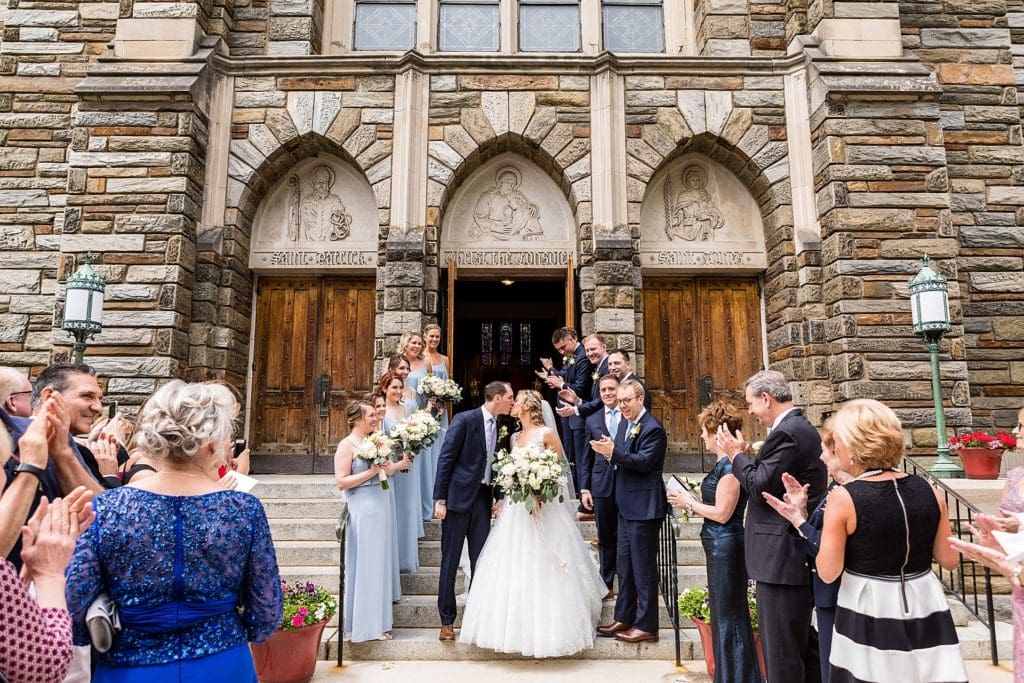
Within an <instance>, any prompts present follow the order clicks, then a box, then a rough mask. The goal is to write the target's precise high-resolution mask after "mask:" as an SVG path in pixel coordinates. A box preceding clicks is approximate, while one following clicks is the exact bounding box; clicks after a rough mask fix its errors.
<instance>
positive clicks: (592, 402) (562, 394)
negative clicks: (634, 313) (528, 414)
mask: <svg viewBox="0 0 1024 683" xmlns="http://www.w3.org/2000/svg"><path fill="white" fill-rule="evenodd" d="M583 352H584V353H586V354H587V360H588V361H590V364H591V365H593V366H594V368H596V369H595V370H594V371H593V372H592V373H590V379H591V382H592V384H591V389H590V396H589V397H587V396H579V395H577V394H576V392H575V391H574V390H573V389H572V388H571V387H566V388H565V389H562V390H561V391H559V392H558V398H560V399H562V400H563V401H565V403H563V404H562V405H560V406H558V409H557V410H556V411H555V412H557V413H558V414H559V415H560V416H562V417H569V418H571V417H573V416H579V417H582V418H583V420H584V422H585V421H586V419H587V418H588V417H590V416H591V415H593V414H594V413H596V412H597V411H599V410H600V409H601V406H602V405H603V404H602V403H601V396H600V395H599V394H598V391H597V381H598V380H599V379H601V378H602V377H604V376H605V375H607V374H608V371H609V370H608V345H607V344H605V342H604V337H602V336H601V335H599V334H592V335H590V336H588V337H585V338H584V339H583ZM584 450H586V449H585V448H584Z"/></svg>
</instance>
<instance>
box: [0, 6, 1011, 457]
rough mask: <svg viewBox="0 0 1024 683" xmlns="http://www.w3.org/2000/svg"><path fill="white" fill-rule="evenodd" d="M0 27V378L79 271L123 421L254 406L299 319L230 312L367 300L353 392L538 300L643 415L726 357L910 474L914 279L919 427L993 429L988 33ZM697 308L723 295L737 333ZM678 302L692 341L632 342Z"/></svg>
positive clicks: (207, 21) (752, 15) (776, 23)
mask: <svg viewBox="0 0 1024 683" xmlns="http://www.w3.org/2000/svg"><path fill="white" fill-rule="evenodd" d="M5 1H6V3H7V10H6V11H5V13H4V14H3V16H2V23H3V31H2V40H0V79H2V80H0V84H2V86H0V363H2V364H5V365H14V366H21V367H32V368H36V369H38V368H39V367H40V366H43V365H45V364H47V363H49V362H52V361H53V360H55V359H60V358H66V357H68V355H69V349H70V337H69V336H68V335H67V334H65V333H64V332H62V331H61V330H60V319H61V311H62V297H63V294H62V287H63V282H64V280H65V278H66V277H67V276H68V275H69V274H70V273H72V272H73V271H74V270H75V268H76V267H77V266H78V265H79V264H80V263H81V261H82V257H83V256H84V255H85V254H86V253H87V252H92V253H93V254H95V255H96V256H97V265H96V268H97V270H98V271H100V272H101V273H102V274H103V275H104V276H105V277H106V279H107V283H108V285H107V297H106V298H107V304H106V310H105V313H104V329H103V332H102V334H100V335H99V336H98V337H97V338H96V339H95V340H93V342H92V344H91V346H90V350H89V355H88V356H87V361H88V362H91V363H92V364H93V365H95V367H96V368H97V369H98V371H99V373H100V375H101V377H102V379H103V381H104V384H105V388H106V392H107V394H108V395H110V396H113V397H115V398H117V399H119V400H120V401H121V402H122V403H124V404H126V405H133V404H138V403H140V402H141V401H142V400H143V399H144V398H145V396H147V395H148V394H149V393H150V392H152V390H153V389H154V387H155V386H156V385H157V384H158V383H159V382H160V381H163V380H166V379H168V378H172V377H183V378H188V379H210V378H223V379H226V380H228V381H229V382H231V383H232V384H234V385H236V386H238V387H239V388H240V389H241V390H243V392H244V393H246V395H247V397H248V401H249V402H250V403H255V402H258V401H260V400H262V399H263V398H264V397H265V396H266V395H267V394H265V393H264V392H266V391H269V389H268V388H267V386H265V382H264V383H261V382H262V380H261V379H260V377H261V376H263V375H265V374H266V372H265V371H266V368H267V367H268V364H269V366H274V363H275V362H278V361H275V360H273V359H269V360H268V359H266V358H263V357H262V356H260V353H261V352H260V351H259V349H258V348H257V347H258V346H259V344H260V343H264V344H269V343H270V342H268V341H267V340H268V339H270V338H271V337H270V336H267V335H271V336H272V334H273V333H274V330H275V328H276V327H279V326H281V325H282V324H284V322H289V321H292V320H294V319H295V316H296V315H297V314H296V312H295V311H296V310H297V308H295V307H294V304H293V303H288V302H294V301H297V299H293V298H288V297H291V296H292V295H288V296H287V297H285V300H283V301H285V303H282V304H281V306H284V308H274V304H273V303H268V304H267V307H266V308H261V304H260V296H262V295H261V293H260V292H261V291H262V290H261V282H278V281H281V280H280V279H281V278H297V279H296V280H295V281H296V282H297V281H298V279H301V278H325V277H335V278H356V279H360V278H361V279H362V280H360V281H362V282H368V283H369V285H367V289H366V291H368V292H372V294H368V295H367V296H369V297H370V299H369V301H370V305H371V307H372V311H371V312H370V313H369V315H370V318H369V319H370V320H371V324H370V326H369V327H367V328H366V329H365V330H363V332H362V333H361V335H360V336H359V337H358V342H359V344H360V345H361V346H363V347H365V348H366V349H368V351H366V358H368V359H369V361H370V362H372V363H375V364H376V365H377V367H379V363H380V361H381V360H382V359H384V358H385V357H386V355H387V354H389V353H391V352H393V350H394V348H395V346H396V343H397V340H398V336H399V335H400V333H401V332H402V331H403V330H406V329H410V328H420V327H422V325H424V324H426V323H427V322H433V321H438V322H440V323H441V325H442V327H446V317H450V312H449V311H450V309H452V310H454V309H457V306H458V303H457V301H455V300H453V299H452V293H453V292H454V291H456V290H455V289H454V288H453V287H454V284H453V283H455V282H470V283H472V282H473V281H474V280H483V279H488V278H489V279H491V280H494V279H496V278H499V277H508V276H509V274H514V275H515V276H516V277H519V278H526V279H535V280H538V281H550V282H552V283H555V284H556V285H557V286H558V287H561V286H562V285H561V284H558V283H564V284H566V285H567V289H566V290H565V291H566V292H567V294H566V295H565V297H564V300H563V303H564V304H565V308H566V310H567V314H568V317H569V320H570V322H573V323H575V324H576V325H577V326H578V327H579V328H580V329H581V331H582V332H584V333H590V332H600V333H602V334H604V335H605V336H606V337H608V338H609V341H610V342H611V343H612V344H613V345H615V346H620V347H623V348H626V349H630V350H632V351H633V353H634V354H635V356H636V360H637V366H638V368H639V369H640V370H641V372H642V373H643V374H645V375H647V379H648V382H651V377H650V374H651V373H652V372H653V370H652V368H653V367H655V365H656V366H657V368H658V370H657V372H659V373H661V374H662V375H664V376H666V377H667V376H668V375H669V374H671V371H672V368H670V367H669V366H668V365H671V363H669V364H668V365H666V362H668V361H671V359H673V358H675V356H673V353H675V352H676V351H672V350H671V349H676V348H677V347H679V346H680V345H681V347H688V346H690V345H691V344H693V345H699V344H700V343H702V344H704V346H705V347H707V348H709V349H713V348H714V347H715V340H716V337H717V336H718V335H721V334H735V335H737V338H739V337H743V340H744V341H743V343H744V344H746V346H734V347H730V348H745V349H747V352H748V354H749V355H750V356H751V358H749V359H742V360H743V362H744V363H746V362H747V361H748V360H750V361H752V362H753V366H754V367H757V366H760V365H761V364H762V363H763V364H768V365H770V366H772V367H775V368H777V369H779V370H782V371H783V372H785V373H786V374H787V375H788V376H789V377H790V378H792V380H793V381H794V383H795V386H796V388H797V390H798V398H797V400H798V402H799V403H800V404H801V405H804V406H806V407H807V409H808V411H809V414H810V416H811V417H812V419H813V420H814V421H816V422H817V421H820V419H821V417H822V416H823V415H824V414H825V413H827V412H829V411H831V410H833V409H834V407H835V405H836V404H838V403H840V402H842V401H845V400H849V399H852V398H859V397H871V398H880V399H883V400H886V401H888V402H890V403H891V404H892V405H893V406H894V407H897V408H898V410H899V412H900V414H901V417H902V418H903V419H904V421H905V426H906V427H907V433H908V439H910V440H912V443H913V445H915V446H918V447H927V446H929V445H934V433H933V429H932V427H933V424H934V422H933V415H932V411H931V389H930V384H929V377H930V374H929V366H928V359H927V353H926V349H925V347H924V345H923V344H922V343H921V341H920V340H919V339H918V338H916V337H914V335H913V334H912V333H911V331H910V308H909V301H908V296H907V286H906V283H907V280H908V279H909V278H910V277H911V276H912V275H913V274H914V273H915V272H916V271H917V269H918V267H919V260H920V258H921V257H922V256H923V255H924V254H926V253H927V254H928V255H929V256H930V257H931V258H932V261H933V264H935V267H936V268H937V269H938V270H940V271H941V272H942V273H943V274H945V275H946V276H947V277H948V278H949V282H950V306H951V311H952V315H953V318H954V327H953V331H952V333H951V334H949V335H948V336H947V337H946V338H945V339H944V341H943V346H942V358H943V361H942V373H943V375H942V376H943V389H944V392H945V394H946V397H947V402H946V406H947V419H948V421H949V423H950V424H951V426H952V427H954V428H962V427H966V426H969V425H972V424H974V425H978V426H993V425H995V426H999V427H1009V426H1010V425H1011V424H1012V423H1013V420H1014V419H1015V413H1016V410H1017V408H1018V407H1019V406H1020V405H1021V401H1022V396H1024V267H1022V248H1024V148H1022V142H1021V114H1022V104H1024V98H1022V95H1021V93H1022V88H1024V3H1022V2H1021V1H1020V0H903V1H901V2H878V1H870V2H868V1H858V0H846V1H843V0H665V1H664V2H661V1H660V0H649V1H648V0H644V1H642V2H640V1H639V0H629V1H627V0H618V1H611V0H579V1H575V0H564V1H560V2H554V0H552V1H551V2H537V1H531V0H518V1H517V0H494V1H491V0H480V1H479V2H472V3H454V2H450V1H447V0H418V1H412V2H405V1H403V0H393V1H391V2H386V1H384V0H380V1H376V2H373V1H369V0H368V1H366V2H364V1H363V0H238V1H237V2H223V1H222V0H202V1H201V2H198V1H192V0H178V1H174V2H167V1H154V2H149V1H145V0H134V2H132V1H131V0H122V1H121V2H120V3H118V2H87V1H84V0H83V1H81V2H60V3H54V2H38V1H35V0H5ZM489 22H490V23H489ZM541 29H545V30H541ZM547 29H550V30H547ZM555 29H559V31H560V32H556V31H555ZM364 48H366V49H364ZM723 278H726V279H728V278H733V279H734V280H735V281H736V282H740V281H744V282H750V283H752V284H751V285H750V287H751V290H750V291H752V292H755V294H754V295H753V296H754V297H755V298H754V300H753V301H754V304H753V305H751V304H749V302H748V303H747V304H742V305H741V308H743V306H745V308H743V310H744V311H745V312H744V313H743V314H742V315H743V316H745V317H744V319H743V321H741V322H742V323H743V325H746V326H747V327H748V328H749V329H746V328H744V329H745V331H741V332H735V330H734V328H735V327H736V325H737V324H738V323H737V320H736V319H735V318H734V316H735V315H738V313H737V311H739V309H735V310H734V309H731V308H729V305H728V303H726V304H723V305H722V306H723V307H722V308H715V305H716V304H714V303H713V299H714V294H713V292H714V291H718V290H716V289H715V288H716V284H715V283H717V282H720V281H722V279H723ZM353 281H354V280H353ZM730 281H732V280H730ZM680 283H682V284H680ZM686 283H697V284H695V285H693V287H696V289H693V290H692V291H693V292H696V294H694V295H693V296H694V297H695V298H693V299H691V301H693V302H694V303H693V306H692V310H690V309H687V308H686V306H685V305H684V306H683V310H682V311H681V312H680V311H677V310H675V309H673V311H671V312H669V313H666V312H665V311H667V310H668V309H664V310H662V309H658V310H653V309H655V308H656V306H659V305H662V304H663V303H664V302H666V301H670V300H672V301H675V299H671V297H670V296H669V294H667V292H672V291H682V290H685V291H690V290H686V287H689V286H690V285H688V284H686ZM741 284H742V283H741ZM353 287H354V289H352V291H355V289H358V287H355V286H353ZM702 287H704V289H701V288H702ZM680 288H682V289H680ZM658 292H661V294H658ZM268 296H269V295H268ZM346 296H347V295H346ZM673 296H674V295H673ZM687 296H689V295H687ZM352 297H356V295H354V294H353V295H352ZM659 297H661V298H659ZM352 300H353V301H355V298H353V299H352ZM652 302H654V303H652ZM657 302H662V304H659V303H657ZM708 302H712V303H708ZM666 305H667V304H666ZM672 305H673V306H675V305H676V304H672ZM288 306H293V308H288ZM453 307H454V308H453ZM648 308H650V309H652V310H648ZM261 310H263V311H265V312H264V314H262V315H273V316H274V317H273V318H272V319H266V320H261V318H260V316H261V313H260V311H261ZM339 310H340V309H339ZM353 310H354V309H353ZM266 311H277V313H273V314H268V313H266ZM282 311H283V312H282ZM673 316H678V320H679V321H681V322H680V323H679V324H680V325H681V326H682V327H674V324H669V323H667V322H665V321H668V320H675V319H676V318H674V317H673ZM688 316H689V317H688ZM701 316H703V317H702V318H701ZM697 318H701V320H700V321H698V322H694V323H693V325H692V326H691V325H690V323H691V322H692V320H696V319H697ZM720 319H721V320H720ZM716 321H718V322H722V321H724V322H723V323H722V324H723V325H725V327H723V328H721V329H720V328H718V327H715V325H716V324H717V322H716ZM348 322H349V325H350V326H352V325H353V323H352V321H351V320H349V321H348ZM659 324H664V325H665V327H666V330H667V331H666V334H664V335H662V336H661V337H660V338H657V339H655V337H656V336H658V335H657V334H656V330H657V329H659V328H658V325H659ZM333 325H334V326H335V327H336V328H337V327H338V326H344V325H345V323H344V322H338V321H337V320H335V322H334V323H333ZM296 329H298V328H296ZM309 329H312V328H309ZM722 329H725V330H727V331H726V332H722V331H721V330H722ZM261 330H264V331H265V332H261ZM268 330H269V331H268ZM694 330H703V332H701V333H700V335H703V337H704V338H703V341H702V342H698V340H697V339H696V338H697V336H700V335H698V333H697V332H695V331H694ZM716 330H717V331H716ZM728 330H733V331H732V332H729V331H728ZM545 333H547V331H545ZM677 333H678V335H677ZM261 335H262V336H261ZM303 335H304V332H303V331H301V330H300V331H299V333H298V337H299V338H301V337H303ZM677 336H678V337H679V338H677ZM691 337H692V338H691ZM541 338H542V339H543V336H542V337H541ZM260 339H263V342H260ZM352 339H356V337H352ZM737 343H739V342H737ZM751 349H753V350H751ZM546 350H547V349H546V347H545V349H544V351H546ZM677 350H678V349H677ZM680 352H683V353H684V354H685V348H683V349H682V351H680ZM310 353H312V352H310ZM655 353H657V354H658V356H659V358H661V359H662V360H659V361H658V363H654V362H653V360H652V359H653V354H655ZM701 353H704V352H701ZM716 353H719V355H720V356H721V353H725V352H724V351H721V352H720V351H714V350H708V351H707V353H706V355H707V357H708V358H709V359H710V360H707V362H708V363H711V364H712V365H714V364H717V366H726V367H733V368H736V367H742V365H743V364H742V363H740V362H739V360H737V359H734V358H731V357H728V355H726V356H721V357H716V358H711V356H714V355H715V354H716ZM698 355H699V354H698ZM257 356H260V358H263V361H260V358H257ZM310 357H312V356H310ZM664 359H668V361H666V362H662V361H663V360H664ZM278 360H280V359H278ZM287 360H288V358H287V356H285V361H287ZM261 362H262V363H263V364H262V365H261ZM693 362H694V363H696V364H697V365H700V363H702V362H704V361H702V360H701V359H700V358H697V359H696V360H694V361H693ZM717 366H716V367H717ZM695 367H696V366H695ZM358 372H365V373H367V374H368V373H369V372H370V370H369V369H368V368H367V367H365V363H364V365H363V366H361V367H360V368H359V369H358ZM702 373H703V371H700V372H698V373H697V374H702ZM299 374H303V372H301V371H300V373H299ZM305 374H308V375H309V376H310V378H312V376H313V374H315V373H314V372H313V371H312V370H309V371H307V372H306V373H305ZM737 377H738V375H737ZM336 381H338V380H336ZM688 381H689V380H688ZM716 381H718V380H716ZM736 381H737V379H736V378H732V379H730V380H729V382H732V383H733V384H735V382H736ZM738 381H742V378H739V380H738ZM309 382H310V383H312V382H313V379H310V380H309ZM695 382H696V379H693V382H691V384H689V385H688V386H689V387H690V389H687V391H690V390H693V391H696V390H697V389H698V387H696V384H695ZM656 383H657V382H656ZM356 384H359V382H356ZM309 386H312V384H309V385H308V386H307V390H308V389H309ZM666 386H667V385H666ZM261 387H262V388H261ZM725 389H728V387H724V386H722V387H720V386H718V385H717V384H716V386H715V387H714V390H715V391H719V390H725ZM680 391H682V390H680ZM666 392H667V393H671V392H668V390H667V389H666ZM328 393H329V392H328ZM691 393H692V392H691ZM666 395H667V394H666ZM306 398H309V397H308V396H307V397H306ZM691 398H692V397H691ZM325 400H326V399H325ZM687 400H690V403H691V404H693V405H696V403H695V401H694V400H691V399H687ZM689 405H690V404H687V406H689ZM331 409H332V410H333V408H331ZM687 410H689V407H687ZM282 419H283V418H282Z"/></svg>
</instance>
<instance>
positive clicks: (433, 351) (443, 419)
mask: <svg viewBox="0 0 1024 683" xmlns="http://www.w3.org/2000/svg"><path fill="white" fill-rule="evenodd" d="M423 334H424V337H425V339H426V342H427V350H426V352H424V354H423V355H424V358H425V359H426V361H427V364H428V365H429V366H430V369H431V371H432V372H433V373H434V374H435V375H437V376H438V377H440V378H441V379H450V378H451V374H450V373H449V371H448V356H446V355H444V354H443V353H441V351H440V346H441V326H440V325H433V324H431V325H427V326H426V327H425V328H423ZM434 416H435V417H437V419H438V421H439V422H440V423H441V428H440V429H439V430H438V432H437V441H435V442H434V445H432V446H431V447H430V472H429V474H430V477H429V488H428V489H427V494H426V496H425V497H424V499H423V501H424V503H425V504H426V506H427V507H426V508H425V509H424V513H423V519H424V520H429V519H430V518H431V517H432V516H433V514H434V509H433V504H432V501H431V498H433V495H434V478H435V477H436V476H437V459H438V457H439V456H440V455H441V445H442V444H443V443H444V435H445V434H446V433H447V432H448V406H447V405H441V406H440V407H439V409H437V410H435V411H434Z"/></svg>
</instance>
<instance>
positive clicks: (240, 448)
mask: <svg viewBox="0 0 1024 683" xmlns="http://www.w3.org/2000/svg"><path fill="white" fill-rule="evenodd" d="M247 447H248V444H247V443H246V441H245V439H235V448H234V457H236V458H237V457H238V456H240V455H241V454H242V453H244V452H245V449H246V448H247Z"/></svg>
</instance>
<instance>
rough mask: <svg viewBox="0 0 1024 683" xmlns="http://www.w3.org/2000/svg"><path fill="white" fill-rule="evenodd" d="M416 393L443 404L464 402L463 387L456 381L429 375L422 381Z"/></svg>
mask: <svg viewBox="0 0 1024 683" xmlns="http://www.w3.org/2000/svg"><path fill="white" fill-rule="evenodd" d="M416 391H417V392H419V393H421V394H423V395H424V396H426V397H427V398H434V399H437V400H438V401H440V402H441V403H458V402H459V401H461V400H462V387H460V386H459V385H458V384H456V383H455V381H454V380H451V379H441V378H440V377H438V376H437V375H427V376H425V377H424V378H423V379H421V380H420V383H419V385H418V386H417V387H416Z"/></svg>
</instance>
